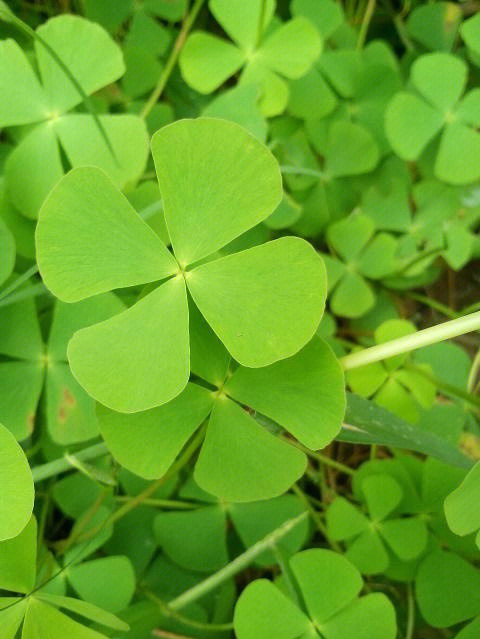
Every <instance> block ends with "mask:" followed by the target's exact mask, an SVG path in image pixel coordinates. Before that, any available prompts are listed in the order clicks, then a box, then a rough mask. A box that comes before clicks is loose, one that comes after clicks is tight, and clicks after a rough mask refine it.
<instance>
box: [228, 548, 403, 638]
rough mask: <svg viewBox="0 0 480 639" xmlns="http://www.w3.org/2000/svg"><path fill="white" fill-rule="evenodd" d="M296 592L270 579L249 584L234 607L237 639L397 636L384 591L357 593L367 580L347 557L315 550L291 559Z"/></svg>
mask: <svg viewBox="0 0 480 639" xmlns="http://www.w3.org/2000/svg"><path fill="white" fill-rule="evenodd" d="M289 565H290V570H291V572H292V582H293V584H294V585H292V586H291V587H292V590H293V589H294V590H293V593H291V591H290V590H288V589H287V585H286V584H285V583H284V582H282V583H281V584H278V585H276V584H273V583H272V582H270V581H268V580H267V579H259V580H257V581H253V582H252V583H250V584H249V585H248V586H247V588H246V589H245V590H244V591H243V593H242V594H241V596H240V598H239V600H238V602H237V606H236V608H235V617H234V625H235V633H236V635H237V637H238V639H254V638H255V639H273V638H274V637H282V638H283V639H296V638H297V637H305V638H307V637H308V638H311V639H314V638H315V637H325V639H337V637H338V639H347V637H352V636H355V637H358V639H363V638H365V639H367V638H368V639H394V637H395V636H396V633H397V628H396V622H395V612H394V609H393V606H392V604H391V603H390V601H389V600H388V598H387V597H386V596H385V595H383V594H381V593H373V594H369V595H366V596H364V597H358V595H359V593H360V591H361V590H362V586H363V582H362V578H361V576H360V573H359V572H358V570H357V569H356V568H355V567H354V566H353V565H352V564H351V563H350V562H349V561H348V559H346V558H345V557H343V556H342V555H339V554H336V553H334V552H332V551H330V550H320V549H318V548H314V549H311V550H305V551H303V552H300V553H298V554H296V555H294V556H293V557H292V558H291V559H290V562H289Z"/></svg>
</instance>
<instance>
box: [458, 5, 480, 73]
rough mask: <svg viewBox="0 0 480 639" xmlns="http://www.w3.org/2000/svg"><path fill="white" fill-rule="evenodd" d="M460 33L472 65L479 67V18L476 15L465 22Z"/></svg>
mask: <svg viewBox="0 0 480 639" xmlns="http://www.w3.org/2000/svg"><path fill="white" fill-rule="evenodd" d="M460 33H461V36H462V38H463V41H464V42H465V44H466V45H467V48H468V52H469V54H470V59H471V60H472V62H473V63H474V64H476V65H477V66H480V16H479V15H478V13H477V14H476V15H474V16H472V17H471V18H469V19H468V20H465V22H464V23H463V24H462V26H461V27H460Z"/></svg>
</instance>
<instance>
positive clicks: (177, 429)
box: [97, 384, 213, 479]
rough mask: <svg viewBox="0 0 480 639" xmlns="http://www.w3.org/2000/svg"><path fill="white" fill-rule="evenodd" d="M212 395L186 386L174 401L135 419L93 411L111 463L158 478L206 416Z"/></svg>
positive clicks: (194, 387) (142, 474)
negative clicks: (110, 455)
mask: <svg viewBox="0 0 480 639" xmlns="http://www.w3.org/2000/svg"><path fill="white" fill-rule="evenodd" d="M212 403H213V396H212V394H211V393H210V392H209V391H207V390H206V389H203V388H202V387H201V386H197V385H196V384H188V385H187V387H186V388H185V390H184V391H183V392H182V393H181V394H180V395H178V397H176V398H175V399H174V400H172V401H171V402H168V403H167V404H164V405H163V406H159V407H158V408H153V409H151V410H148V411H144V412H141V413H136V414H135V415H124V414H121V413H116V412H113V411H111V410H109V409H108V408H105V407H103V406H98V407H97V415H98V420H99V423H100V430H101V432H102V436H103V438H104V439H105V442H106V444H107V446H108V448H109V450H110V451H111V453H112V455H113V456H114V457H115V459H116V460H117V461H118V462H119V463H120V464H122V466H124V467H125V468H127V469H128V470H130V471H132V472H134V473H135V474H137V475H139V476H140V477H144V478H145V479H157V478H159V477H162V475H164V474H165V473H166V471H167V470H168V469H169V467H170V466H171V464H172V463H173V461H174V460H175V457H176V456H177V455H178V453H179V452H180V451H181V449H182V448H183V446H184V444H185V443H186V442H187V440H188V439H189V437H190V436H191V435H192V434H193V433H194V431H195V430H196V429H197V428H198V426H200V424H201V423H202V422H203V420H204V419H205V418H206V417H207V416H208V413H209V412H210V409H211V406H212Z"/></svg>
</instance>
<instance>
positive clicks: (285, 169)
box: [280, 165, 325, 178]
mask: <svg viewBox="0 0 480 639" xmlns="http://www.w3.org/2000/svg"><path fill="white" fill-rule="evenodd" d="M280 170H281V172H282V173H293V174H294V175H311V176H312V177H318V178H324V177H325V173H322V171H317V170H315V169H309V168H307V167H304V166H290V165H282V166H280Z"/></svg>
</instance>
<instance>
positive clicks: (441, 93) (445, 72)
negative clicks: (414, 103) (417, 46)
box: [410, 53, 468, 114]
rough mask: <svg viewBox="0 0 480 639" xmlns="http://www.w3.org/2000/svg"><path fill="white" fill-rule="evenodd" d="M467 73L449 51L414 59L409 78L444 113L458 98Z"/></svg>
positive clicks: (463, 86) (460, 62)
mask: <svg viewBox="0 0 480 639" xmlns="http://www.w3.org/2000/svg"><path fill="white" fill-rule="evenodd" d="M467 73H468V68H467V65H466V64H465V62H464V61H463V60H462V59H461V58H459V57H457V56H454V55H450V54H449V53H427V54H426V55H422V56H420V57H419V58H418V59H417V60H415V62H414V63H413V65H412V70H411V73H410V78H411V80H412V82H413V84H414V85H415V87H416V88H417V89H418V91H419V92H420V93H421V94H422V95H423V96H424V97H425V98H426V99H427V101H428V102H429V103H430V104H431V105H432V106H433V107H435V108H437V109H439V110H440V112H441V113H442V114H444V113H446V112H447V111H448V110H449V109H451V108H452V107H453V106H454V104H455V103H456V102H457V101H458V100H459V99H460V96H461V95H462V93H463V91H464V89H465V84H466V82H467Z"/></svg>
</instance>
